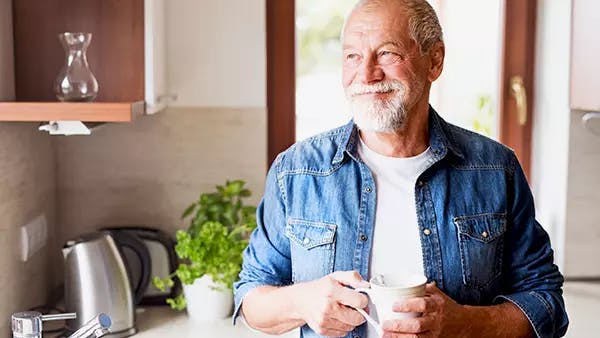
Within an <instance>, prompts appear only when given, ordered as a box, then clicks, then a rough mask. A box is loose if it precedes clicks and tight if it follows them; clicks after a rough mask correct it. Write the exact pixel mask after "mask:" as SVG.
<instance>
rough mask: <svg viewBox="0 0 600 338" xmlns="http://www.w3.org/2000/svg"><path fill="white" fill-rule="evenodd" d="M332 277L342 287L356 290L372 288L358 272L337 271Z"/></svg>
mask: <svg viewBox="0 0 600 338" xmlns="http://www.w3.org/2000/svg"><path fill="white" fill-rule="evenodd" d="M330 276H331V278H333V279H335V280H336V281H338V282H339V283H341V284H342V285H345V286H351V287H353V288H355V289H356V288H368V287H369V286H370V284H369V282H367V281H365V280H364V279H362V276H361V275H360V273H358V271H336V272H334V273H332V274H331V275H330Z"/></svg>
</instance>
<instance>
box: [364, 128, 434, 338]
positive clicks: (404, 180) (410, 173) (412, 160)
mask: <svg viewBox="0 0 600 338" xmlns="http://www.w3.org/2000/svg"><path fill="white" fill-rule="evenodd" d="M358 154H359V156H360V158H361V159H362V161H363V162H364V163H365V164H366V165H367V167H369V169H370V170H371V173H372V174H373V178H374V179H375V190H376V193H377V199H376V201H377V202H376V210H375V228H374V232H373V241H372V249H371V260H370V264H369V278H370V277H371V276H372V275H373V274H385V273H387V272H407V273H415V274H420V275H425V273H424V269H423V251H422V248H421V238H420V232H419V225H418V223H417V208H416V205H415V183H416V180H417V178H418V177H419V175H421V174H422V173H423V172H424V171H425V170H426V169H427V168H429V166H431V165H432V164H433V162H434V159H433V156H432V154H431V150H430V148H427V149H426V150H425V151H424V152H422V153H421V154H419V155H416V156H414V157H388V156H383V155H380V154H378V153H376V152H375V151H373V150H371V149H369V148H368V147H367V145H366V144H365V143H364V142H363V141H362V139H361V140H360V143H359V145H358ZM369 308H370V309H373V308H374V307H373V304H371V303H369ZM370 312H371V315H372V316H373V317H374V318H376V319H377V316H376V314H375V311H372V310H371V311H370ZM367 337H368V338H375V337H377V333H376V332H375V330H373V328H372V327H371V326H370V325H369V328H368V333H367Z"/></svg>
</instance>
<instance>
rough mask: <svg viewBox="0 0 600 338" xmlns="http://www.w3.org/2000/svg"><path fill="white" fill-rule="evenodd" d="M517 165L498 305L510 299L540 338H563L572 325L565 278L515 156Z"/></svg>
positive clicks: (510, 203)
mask: <svg viewBox="0 0 600 338" xmlns="http://www.w3.org/2000/svg"><path fill="white" fill-rule="evenodd" d="M513 163H514V167H513V168H514V175H513V179H512V182H511V183H512V188H511V190H512V196H511V197H512V198H509V205H508V208H509V213H510V218H509V226H508V229H507V236H506V242H505V245H506V248H505V259H507V263H506V264H505V266H504V276H505V281H506V282H505V283H506V284H505V285H504V292H503V294H502V295H499V296H497V297H496V298H495V299H494V302H496V303H500V302H502V301H504V300H508V301H510V302H512V303H513V304H515V305H516V306H517V307H519V309H521V311H523V313H524V314H525V315H526V316H527V319H529V322H530V323H531V325H532V327H533V329H534V331H535V335H536V336H537V337H543V338H546V337H548V338H549V337H562V336H564V335H565V333H566V331H567V327H568V325H569V319H568V317H567V313H566V310H565V304H564V300H563V296H562V285H563V276H562V275H561V273H560V271H558V267H557V266H556V265H555V264H554V263H553V260H554V258H553V255H554V254H553V251H552V248H551V246H550V239H549V237H548V234H547V233H546V231H545V230H544V229H543V228H542V227H541V226H540V224H539V223H538V222H537V221H536V220H535V209H534V204H533V196H532V194H531V190H530V189H529V185H528V184H527V180H526V178H525V175H524V174H523V170H522V169H521V166H520V165H519V163H518V161H517V159H516V157H514V155H513Z"/></svg>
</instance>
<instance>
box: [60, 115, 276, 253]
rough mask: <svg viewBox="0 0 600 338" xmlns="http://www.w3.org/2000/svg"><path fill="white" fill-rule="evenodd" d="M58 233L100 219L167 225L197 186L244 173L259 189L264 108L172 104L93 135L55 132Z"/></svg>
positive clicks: (66, 234) (176, 221)
mask: <svg viewBox="0 0 600 338" xmlns="http://www.w3.org/2000/svg"><path fill="white" fill-rule="evenodd" d="M56 152H57V177H58V180H57V189H58V201H57V213H58V224H59V225H60V226H59V229H58V231H59V233H58V234H59V236H58V238H59V240H60V241H65V240H66V239H68V238H70V237H72V236H76V235H78V234H80V233H82V232H86V231H90V230H93V229H95V228H97V227H98V226H99V225H107V224H117V225H127V224H129V225H131V224H134V225H135V224H145V225H155V226H158V227H160V228H162V229H164V230H168V231H169V232H174V230H175V229H177V228H180V227H181V220H180V215H181V213H182V212H183V210H184V209H185V208H186V207H187V206H188V205H189V204H190V203H191V202H192V201H194V200H195V199H196V198H198V196H199V195H200V193H201V192H205V191H209V190H212V189H214V186H215V185H216V184H222V183H224V182H225V180H226V179H237V178H239V179H244V180H246V181H247V182H248V185H249V188H250V189H251V190H252V191H253V192H254V196H253V197H252V202H254V203H256V202H258V200H259V198H260V196H261V195H262V190H263V184H264V178H265V175H266V166H267V165H266V112H265V109H264V108H170V109H168V110H167V111H164V112H161V113H159V114H157V115H153V116H144V117H142V118H140V119H138V120H136V121H135V122H134V123H131V124H108V125H105V126H101V127H100V128H98V129H97V130H94V131H93V132H92V135H91V136H78V137H73V136H71V137H59V138H57V142H56Z"/></svg>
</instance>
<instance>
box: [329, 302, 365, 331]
mask: <svg viewBox="0 0 600 338" xmlns="http://www.w3.org/2000/svg"><path fill="white" fill-rule="evenodd" d="M336 319H338V320H339V321H341V322H344V323H346V324H350V325H352V326H355V327H356V326H359V325H361V324H362V323H364V322H365V321H366V319H365V317H363V316H362V315H361V314H360V313H358V311H356V310H355V309H353V308H351V307H347V306H344V305H340V311H339V312H338V315H337V316H336Z"/></svg>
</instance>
